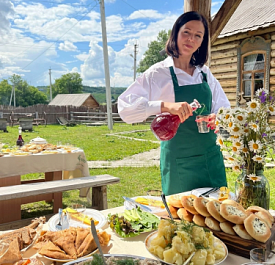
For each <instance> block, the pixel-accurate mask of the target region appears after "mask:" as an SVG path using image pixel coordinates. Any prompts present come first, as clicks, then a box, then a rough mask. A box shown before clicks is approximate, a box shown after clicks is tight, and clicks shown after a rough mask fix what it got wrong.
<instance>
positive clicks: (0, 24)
mask: <svg viewBox="0 0 275 265" xmlns="http://www.w3.org/2000/svg"><path fill="white" fill-rule="evenodd" d="M13 15H14V6H13V4H12V3H11V2H10V1H9V0H1V1H0V32H2V31H7V30H8V29H9V27H10V22H9V18H11V17H12V16H13Z"/></svg>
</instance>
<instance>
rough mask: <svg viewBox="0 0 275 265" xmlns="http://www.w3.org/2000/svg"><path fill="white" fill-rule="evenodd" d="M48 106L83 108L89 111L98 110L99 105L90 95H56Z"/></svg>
mask: <svg viewBox="0 0 275 265" xmlns="http://www.w3.org/2000/svg"><path fill="white" fill-rule="evenodd" d="M49 105H54V106H75V107H80V106H85V107H87V108H89V109H98V108H99V103H98V102H97V101H96V99H95V98H94V97H93V96H92V94H90V93H84V94H58V95H57V96H56V97H55V98H54V99H53V100H52V101H51V102H50V103H49Z"/></svg>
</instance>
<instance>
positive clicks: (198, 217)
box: [193, 214, 205, 226]
mask: <svg viewBox="0 0 275 265" xmlns="http://www.w3.org/2000/svg"><path fill="white" fill-rule="evenodd" d="M193 223H195V224H196V225H199V226H205V217H204V216H202V215H200V214H194V216H193Z"/></svg>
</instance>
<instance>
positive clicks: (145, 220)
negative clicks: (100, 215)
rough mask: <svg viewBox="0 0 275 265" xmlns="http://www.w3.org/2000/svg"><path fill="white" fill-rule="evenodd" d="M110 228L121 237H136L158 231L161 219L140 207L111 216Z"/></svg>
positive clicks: (109, 219) (109, 216) (109, 218)
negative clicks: (143, 233)
mask: <svg viewBox="0 0 275 265" xmlns="http://www.w3.org/2000/svg"><path fill="white" fill-rule="evenodd" d="M108 221H109V224H110V227H111V229H112V230H113V231H115V232H116V233H117V234H118V235H119V236H121V237H134V236H137V235H139V234H140V233H142V232H150V231H153V230H156V229H157V228H158V224H159V218H158V217H157V216H155V215H154V214H151V213H148V212H144V211H142V210H141V209H140V208H139V207H138V208H133V209H132V210H125V211H124V212H123V213H121V214H109V215H108Z"/></svg>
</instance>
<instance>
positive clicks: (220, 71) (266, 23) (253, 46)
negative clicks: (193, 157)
mask: <svg viewBox="0 0 275 265" xmlns="http://www.w3.org/2000/svg"><path fill="white" fill-rule="evenodd" d="M210 65H211V67H210V69H211V72H212V73H213V75H214V76H215V77H216V78H217V79H218V80H219V82H220V84H221V86H222V87H223V90H224V91H225V93H226V95H227V97H228V99H229V101H230V103H231V106H232V107H234V106H245V105H246V102H247V101H249V100H251V99H253V97H254V95H255V92H256V91H257V90H258V89H259V88H262V87H263V88H265V89H268V90H270V91H275V0H264V1H259V0H242V1H241V3H240V4H239V6H238V7H237V9H236V10H235V12H234V13H233V15H232V16H231V18H230V19H229V21H228V22H227V24H226V25H225V27H224V28H223V30H222V31H221V33H220V34H219V36H218V38H217V39H216V40H215V41H214V42H213V43H212V44H211V62H210Z"/></svg>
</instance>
